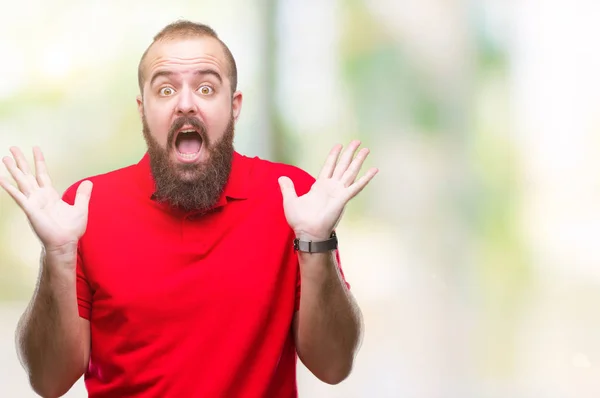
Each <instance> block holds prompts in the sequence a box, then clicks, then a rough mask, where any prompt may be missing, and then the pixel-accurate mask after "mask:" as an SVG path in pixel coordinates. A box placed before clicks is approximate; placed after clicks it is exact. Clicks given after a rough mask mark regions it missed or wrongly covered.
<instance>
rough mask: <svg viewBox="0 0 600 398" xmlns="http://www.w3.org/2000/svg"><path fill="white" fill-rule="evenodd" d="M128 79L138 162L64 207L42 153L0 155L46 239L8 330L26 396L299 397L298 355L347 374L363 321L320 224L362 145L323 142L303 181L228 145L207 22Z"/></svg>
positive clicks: (177, 37) (226, 60) (163, 42)
mask: <svg viewBox="0 0 600 398" xmlns="http://www.w3.org/2000/svg"><path fill="white" fill-rule="evenodd" d="M139 84H140V95H139V97H138V99H137V103H138V108H139V112H140V116H141V120H142V125H143V134H144V138H145V140H146V142H147V147H148V151H147V153H146V154H145V155H144V157H143V158H142V160H141V161H140V162H139V163H137V164H135V165H131V166H128V167H124V168H122V169H119V170H115V171H111V172H108V173H106V174H102V175H97V176H94V177H91V178H89V179H86V180H84V181H80V182H78V183H76V184H74V185H72V186H71V187H70V188H69V189H67V190H66V192H65V193H64V195H62V197H61V196H60V195H59V194H58V193H57V192H56V190H55V189H54V188H53V186H52V182H51V180H50V177H49V175H48V172H47V170H46V166H45V162H44V158H43V155H42V152H41V150H40V149H39V148H34V159H35V170H31V169H30V167H29V165H28V164H27V162H26V160H25V158H24V156H23V154H22V153H21V151H20V150H19V149H18V148H11V152H12V155H13V157H12V158H11V157H5V158H4V159H3V162H4V164H5V165H6V167H7V168H8V170H9V172H10V174H11V175H12V177H13V178H14V180H15V181H16V184H17V185H16V186H13V185H12V184H10V183H9V182H8V181H7V180H0V185H1V186H2V187H3V188H4V189H5V190H6V191H7V192H8V193H9V194H10V195H11V196H12V198H13V199H14V200H15V201H16V202H17V204H18V205H19V206H20V207H21V208H22V209H23V211H24V212H25V213H26V215H27V217H28V219H29V221H30V224H31V226H32V228H33V230H34V232H35V233H36V234H37V236H38V237H39V239H40V241H41V242H42V246H43V251H42V255H41V266H40V276H39V281H38V285H37V288H36V291H35V294H34V296H33V298H32V300H31V302H30V304H29V306H28V308H27V310H26V311H25V313H24V314H23V316H22V318H21V320H20V322H19V325H18V328H17V349H18V353H19V356H20V358H21V361H22V363H23V366H24V368H25V369H26V371H27V373H28V376H29V380H30V383H31V385H32V387H33V389H34V390H35V391H36V392H37V393H38V394H40V395H42V396H44V397H58V396H60V395H63V394H64V393H66V392H67V391H68V390H69V389H70V388H71V386H72V385H73V384H74V383H75V382H76V381H77V379H78V378H79V377H80V376H81V375H85V383H86V388H87V390H88V392H89V396H90V397H94V398H100V397H296V396H297V388H296V355H297V356H298V357H299V358H300V359H301V360H302V361H303V363H304V364H305V365H306V367H307V368H308V369H309V370H310V371H311V372H312V373H313V374H314V375H315V376H316V377H318V378H319V379H320V380H322V381H324V382H326V383H330V384H335V383H339V382H340V381H342V380H344V379H345V378H346V377H347V376H348V374H349V373H350V371H351V368H352V364H353V359H354V356H355V353H356V351H357V348H358V345H359V341H360V339H361V316H360V311H359V309H358V307H357V306H356V304H355V302H354V300H353V298H352V296H351V294H350V292H349V290H348V287H349V286H348V284H347V283H346V282H345V280H344V276H343V273H342V272H341V268H340V267H339V256H338V255H337V237H336V236H335V233H334V229H335V227H336V225H337V223H338V221H339V218H340V217H341V214H342V212H343V209H344V207H345V205H346V203H347V202H348V201H349V200H350V199H351V198H352V197H354V196H355V195H357V194H358V193H359V192H360V191H361V190H362V189H363V188H364V187H365V186H366V185H367V184H368V182H369V181H370V180H371V179H372V178H373V176H374V175H375V174H376V172H377V170H376V169H371V170H369V171H368V172H367V173H366V175H364V176H363V177H361V178H358V179H357V175H358V173H359V170H360V168H361V165H362V163H363V162H364V159H365V157H366V156H367V154H368V150H366V149H362V150H360V151H358V153H357V154H356V151H357V150H358V147H359V142H357V141H354V142H352V143H351V144H350V145H349V146H348V148H347V149H345V150H344V151H343V152H342V148H341V146H339V145H338V146H335V147H334V148H333V149H332V151H331V152H330V154H329V156H328V158H327V160H326V161H325V164H324V166H323V169H322V171H321V172H320V174H319V176H318V178H317V179H316V180H315V179H313V178H312V177H310V176H309V175H308V174H307V173H305V172H303V171H302V170H300V169H298V168H296V167H293V166H288V165H284V164H278V163H273V162H269V161H266V160H262V159H259V158H256V157H255V158H249V157H246V156H243V155H241V154H239V153H237V152H236V151H234V149H233V136H234V125H235V122H236V120H237V119H238V117H239V115H240V110H241V106H242V94H241V93H240V92H239V91H238V90H237V87H236V86H237V70H236V66H235V61H234V59H233V57H232V56H231V53H230V52H229V50H228V49H227V47H226V45H225V44H224V43H223V42H221V40H220V39H219V38H218V37H217V35H216V34H215V32H214V31H213V30H212V29H211V28H209V27H208V26H205V25H200V24H195V23H192V22H188V21H178V22H176V23H173V24H171V25H168V26H167V27H165V28H164V29H163V30H162V31H161V32H160V33H159V34H158V35H157V36H156V37H155V38H154V41H153V43H152V44H151V45H150V46H149V48H148V49H147V50H146V52H145V53H144V55H143V56H142V59H141V61H140V65H139ZM355 154H356V156H354V155H355ZM92 187H93V193H92Z"/></svg>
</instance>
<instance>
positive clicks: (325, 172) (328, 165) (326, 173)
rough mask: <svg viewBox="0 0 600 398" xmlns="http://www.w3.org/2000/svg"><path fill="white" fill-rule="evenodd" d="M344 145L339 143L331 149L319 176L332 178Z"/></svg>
mask: <svg viewBox="0 0 600 398" xmlns="http://www.w3.org/2000/svg"><path fill="white" fill-rule="evenodd" d="M342 147H343V146H342V145H340V144H337V145H335V146H334V147H333V148H332V149H331V151H329V155H328V156H327V159H325V164H323V168H322V169H321V172H320V173H319V178H331V176H332V175H333V170H335V164H336V162H337V159H338V156H339V155H340V152H341V151H342Z"/></svg>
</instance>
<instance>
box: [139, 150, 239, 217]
mask: <svg viewBox="0 0 600 398" xmlns="http://www.w3.org/2000/svg"><path fill="white" fill-rule="evenodd" d="M248 160H249V159H248V158H247V157H246V156H244V155H241V154H239V153H238V152H236V151H234V152H233V159H232V163H231V172H230V174H229V179H228V180H227V183H226V184H225V187H224V189H223V193H222V194H221V197H220V198H219V200H218V202H217V204H216V205H215V207H220V206H223V205H225V204H227V201H228V200H230V199H247V198H248V189H249V185H248V174H249V171H250V170H249V166H250V165H249V164H248ZM135 168H136V171H137V173H138V179H139V183H140V186H141V188H142V191H143V193H144V196H147V197H148V198H150V199H153V195H154V192H155V190H156V183H155V181H154V176H153V175H152V170H151V168H150V155H149V154H148V152H146V153H145V154H144V156H143V157H142V159H141V160H140V161H139V162H138V163H137V164H136V165H135Z"/></svg>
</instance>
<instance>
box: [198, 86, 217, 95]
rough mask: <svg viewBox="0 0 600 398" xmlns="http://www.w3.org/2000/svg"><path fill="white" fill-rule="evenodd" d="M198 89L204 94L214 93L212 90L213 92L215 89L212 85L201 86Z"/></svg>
mask: <svg viewBox="0 0 600 398" xmlns="http://www.w3.org/2000/svg"><path fill="white" fill-rule="evenodd" d="M198 90H199V91H200V93H201V94H203V95H209V94H212V92H213V89H212V87H210V86H200V88H199V89H198Z"/></svg>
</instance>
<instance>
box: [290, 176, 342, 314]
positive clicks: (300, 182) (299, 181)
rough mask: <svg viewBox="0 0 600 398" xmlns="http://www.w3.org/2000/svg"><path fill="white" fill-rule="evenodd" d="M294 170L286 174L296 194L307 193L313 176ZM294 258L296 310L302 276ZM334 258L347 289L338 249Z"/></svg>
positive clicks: (296, 308)
mask: <svg viewBox="0 0 600 398" xmlns="http://www.w3.org/2000/svg"><path fill="white" fill-rule="evenodd" d="M295 170H296V172H295V173H293V175H288V177H290V178H291V179H292V181H293V182H294V187H295V188H296V194H297V195H298V196H301V195H304V194H305V193H307V192H308V191H310V188H311V187H312V185H313V184H314V182H315V178H314V177H312V176H311V175H310V174H308V173H306V172H305V171H303V170H301V169H295ZM338 239H341V238H339V237H338ZM295 258H296V268H297V270H298V272H297V277H296V302H295V310H296V311H298V309H299V308H300V296H301V294H302V280H301V279H302V278H301V277H300V263H299V261H298V257H297V256H296V257H295ZM335 258H336V263H337V265H338V269H339V271H340V276H341V278H342V281H343V282H344V283H345V284H346V287H347V288H348V289H350V284H349V283H348V281H347V280H346V277H345V276H344V271H343V269H342V261H341V256H340V250H339V249H338V250H336V251H335Z"/></svg>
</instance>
